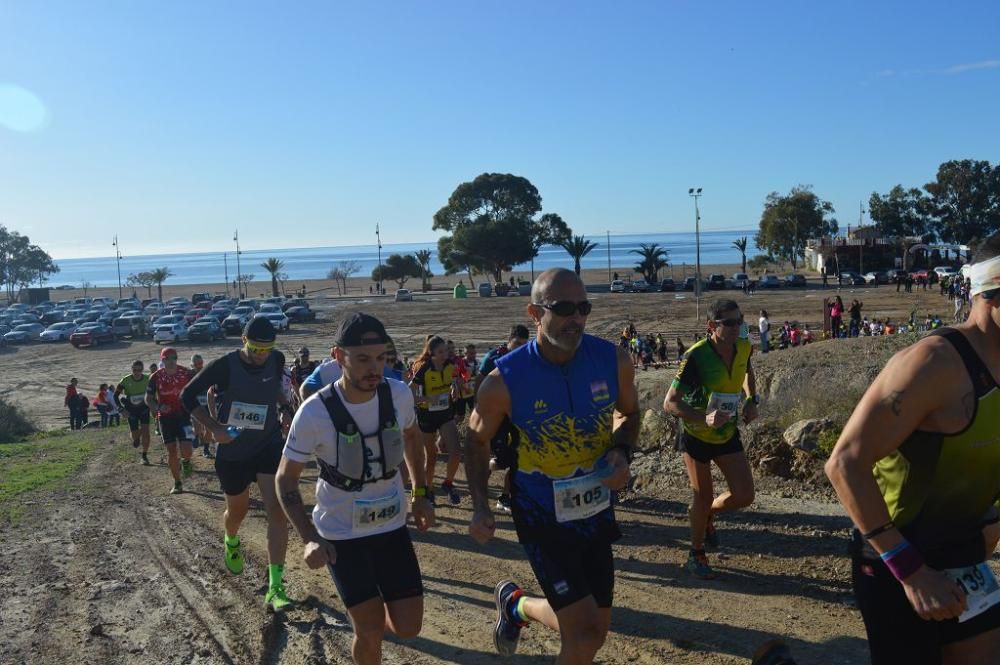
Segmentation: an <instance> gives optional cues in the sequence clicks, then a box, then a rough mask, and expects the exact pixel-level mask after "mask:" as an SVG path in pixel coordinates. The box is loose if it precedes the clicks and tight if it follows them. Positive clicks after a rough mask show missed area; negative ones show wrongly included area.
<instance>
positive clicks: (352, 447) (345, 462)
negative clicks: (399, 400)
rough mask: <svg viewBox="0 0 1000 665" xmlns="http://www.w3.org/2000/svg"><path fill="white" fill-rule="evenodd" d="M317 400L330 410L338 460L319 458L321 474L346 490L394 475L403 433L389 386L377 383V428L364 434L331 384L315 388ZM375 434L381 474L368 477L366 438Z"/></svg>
mask: <svg viewBox="0 0 1000 665" xmlns="http://www.w3.org/2000/svg"><path fill="white" fill-rule="evenodd" d="M318 395H319V397H320V400H322V402H323V405H324V406H325V407H326V410H327V413H329V414H330V420H332V421H333V429H334V430H335V431H336V436H337V462H336V464H330V463H328V462H325V461H323V460H322V459H319V460H318V462H319V469H320V474H319V476H320V478H322V479H323V480H325V481H326V482H328V483H330V484H331V485H333V486H334V487H336V488H337V489H341V490H344V491H346V492H360V491H361V488H362V487H363V486H364V485H365V484H366V483H374V482H377V481H379V480H388V479H389V478H393V477H395V475H396V473H398V471H399V465H400V464H402V462H403V433H402V431H401V430H400V429H399V423H398V422H397V421H396V410H395V408H394V407H393V404H392V388H390V387H389V384H388V383H387V382H385V381H382V382H380V383H379V384H378V389H377V391H376V395H377V396H378V422H379V426H378V431H377V432H375V433H371V434H364V433H362V432H361V428H359V427H358V424H357V423H356V422H354V418H352V417H351V414H350V412H349V411H348V410H347V407H346V406H344V403H343V401H341V399H340V395H338V394H337V390H336V388H334V386H333V384H330V385H328V386H325V387H324V388H323V389H322V390H320V391H319V392H318ZM369 436H377V437H378V450H379V453H378V457H374V458H373V459H374V460H375V461H378V462H380V463H381V464H382V475H381V476H380V477H377V478H373V477H371V476H372V474H371V460H370V459H369V458H368V454H367V446H366V445H365V439H366V438H367V437H369Z"/></svg>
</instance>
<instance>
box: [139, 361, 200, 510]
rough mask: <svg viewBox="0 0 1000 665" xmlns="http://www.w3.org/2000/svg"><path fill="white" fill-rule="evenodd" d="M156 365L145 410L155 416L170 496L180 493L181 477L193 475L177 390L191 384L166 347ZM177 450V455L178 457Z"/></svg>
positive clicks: (185, 417) (186, 427) (185, 416)
mask: <svg viewBox="0 0 1000 665" xmlns="http://www.w3.org/2000/svg"><path fill="white" fill-rule="evenodd" d="M160 362H162V363H163V367H162V368H160V369H158V370H156V371H155V372H153V374H152V375H151V376H150V377H149V383H148V384H147V385H146V406H148V407H149V410H150V412H151V413H155V414H156V419H157V422H158V423H159V426H160V437H161V438H162V439H163V445H164V446H166V448H167V461H168V464H169V466H170V475H171V476H173V478H174V487H173V489H172V490H170V493H171V494H180V493H181V492H183V491H184V485H183V483H182V482H181V473H182V471H183V475H184V477H185V478H190V477H191V474H192V473H193V467H192V466H191V437H192V434H193V432H189V431H188V430H189V428H190V427H191V419H190V417H189V416H188V412H187V411H185V410H184V406H183V405H182V404H181V390H182V389H183V388H184V386H185V385H186V384H187V382H188V381H190V380H191V376H192V374H191V371H190V370H189V369H188V368H187V367H182V366H180V365H178V364H177V349H175V348H173V347H170V346H167V347H164V348H163V350H161V351H160ZM178 448H180V451H179V452H180V455H179V456H178Z"/></svg>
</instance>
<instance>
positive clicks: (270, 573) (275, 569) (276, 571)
mask: <svg viewBox="0 0 1000 665" xmlns="http://www.w3.org/2000/svg"><path fill="white" fill-rule="evenodd" d="M284 574H285V565H284V564H281V563H269V564H268V565H267V582H268V586H269V587H270V588H272V589H273V588H274V587H276V586H281V581H282V580H281V578H282V577H283V576H284Z"/></svg>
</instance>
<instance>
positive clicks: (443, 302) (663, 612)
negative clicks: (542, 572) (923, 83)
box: [0, 287, 950, 665]
mask: <svg viewBox="0 0 1000 665" xmlns="http://www.w3.org/2000/svg"><path fill="white" fill-rule="evenodd" d="M824 295H826V294H824V293H823V292H822V291H820V290H818V289H813V288H810V289H807V290H794V291H792V290H789V291H785V290H778V291H774V292H761V293H759V294H758V295H756V296H753V297H750V298H748V297H744V296H743V295H742V294H737V296H738V297H737V300H739V301H740V302H742V303H743V306H744V309H745V310H746V311H747V312H748V313H749V312H755V311H756V310H758V309H760V308H766V309H768V310H769V311H770V313H771V318H772V321H779V320H783V319H786V318H788V319H792V318H794V319H799V320H801V321H804V322H806V323H810V324H814V325H816V326H818V325H819V322H820V321H821V317H822V308H821V302H822V298H823V296H824ZM843 296H844V297H845V299H848V300H849V299H850V298H852V297H859V298H861V299H862V300H864V301H865V311H866V312H867V313H869V314H870V315H872V316H879V317H884V316H891V317H893V318H901V317H903V316H908V315H909V312H910V311H911V309H912V308H914V307H916V308H917V311H918V315H920V316H921V317H922V316H923V314H925V313H926V312H927V311H931V312H942V313H943V312H945V311H947V310H949V309H950V307H949V305H948V303H947V302H946V301H945V299H944V298H942V297H940V296H938V295H937V294H935V293H932V292H927V293H923V292H919V293H914V294H905V295H904V294H898V295H897V294H896V293H895V291H894V289H888V288H885V287H882V288H880V289H858V290H857V292H850V291H846V290H845V291H844V292H843ZM593 300H594V304H595V308H594V313H593V314H592V316H591V318H590V321H589V324H588V325H589V328H588V329H589V331H590V332H594V333H596V334H599V335H603V336H608V337H611V336H614V335H617V333H618V331H620V329H621V327H622V325H623V323H624V321H625V319H626V317H631V318H632V319H633V320H634V321H635V323H636V325H637V327H638V328H639V330H640V331H641V332H646V331H657V332H663V333H665V334H667V335H669V336H670V337H673V336H681V337H683V338H684V339H686V340H690V339H691V338H692V337H693V335H694V333H695V332H699V331H701V330H703V324H701V323H700V322H698V321H697V320H696V319H695V315H694V310H695V306H694V303H693V302H692V301H691V298H690V294H683V293H676V294H674V293H669V294H668V293H650V294H629V295H616V294H594V296H593ZM525 304H526V299H525V298H523V297H509V298H504V299H499V298H489V299H485V298H484V299H480V298H476V297H472V298H469V299H467V300H464V301H455V300H453V299H451V298H450V297H447V296H446V295H445V294H432V295H427V296H424V295H418V296H417V299H416V300H415V301H414V302H412V303H393V302H391V299H380V298H376V299H367V298H365V299H329V300H328V299H325V298H320V299H317V301H316V306H317V309H318V310H319V312H320V316H321V320H320V321H318V322H317V323H315V324H309V325H301V326H294V327H293V329H292V330H291V331H290V332H289V333H287V334H285V335H282V336H281V337H280V346H281V348H284V349H286V350H288V351H291V350H293V349H295V348H297V347H298V346H300V345H302V344H306V345H308V346H310V347H312V348H313V349H314V355H321V354H322V353H323V352H324V350H325V349H326V348H327V347H328V344H329V339H330V337H331V334H332V331H333V328H334V326H335V325H336V321H338V320H339V319H340V317H342V316H343V315H344V313H345V312H349V311H353V310H356V309H365V310H366V311H370V312H372V313H374V314H376V315H377V316H379V317H381V318H382V319H383V320H384V321H385V322H386V324H387V327H388V328H389V330H390V332H391V334H393V335H394V336H395V338H396V340H397V342H398V343H399V345H400V346H401V348H402V349H403V350H404V352H405V353H407V354H410V355H412V354H414V353H415V352H416V351H417V347H418V345H419V343H420V341H422V339H423V337H424V335H425V334H426V333H428V332H438V333H441V334H443V335H445V336H448V337H451V338H453V339H455V340H456V341H457V342H458V343H459V344H465V343H467V342H474V343H477V344H479V345H481V346H484V347H485V346H486V345H488V344H495V343H497V342H499V341H500V340H501V339H502V338H503V337H504V335H505V333H506V331H507V329H508V328H509V326H510V325H511V323H514V322H526V316H525V314H524V307H525ZM839 343H841V342H837V341H829V342H825V343H823V344H817V345H815V350H814V352H815V353H823V349H824V347H826V348H829V346H828V345H832V344H839ZM235 345H236V340H235V339H234V338H230V339H228V340H226V341H220V342H216V343H214V344H211V345H193V344H188V343H181V344H180V345H178V346H179V347H180V349H181V353H182V358H184V357H186V356H187V355H188V354H189V353H191V352H194V351H198V352H200V353H202V354H203V355H205V357H206V359H211V358H213V357H216V356H217V355H219V354H222V353H224V352H225V351H227V350H229V349H231V348H234V347H235ZM158 351H159V348H158V347H156V346H155V345H154V344H153V343H152V342H150V341H146V340H135V341H130V340H125V341H119V342H117V343H115V344H112V345H108V346H101V347H99V348H94V349H86V348H85V349H74V348H72V347H71V346H69V345H68V344H61V345H45V346H43V345H40V344H30V345H25V346H21V347H16V348H8V349H5V350H0V368H2V370H3V371H2V372H0V394H2V395H3V397H4V398H5V399H8V400H10V401H13V402H15V403H17V404H19V405H20V406H22V407H23V408H24V409H25V410H26V411H28V412H29V413H30V414H31V415H32V416H33V417H34V418H36V419H37V420H38V422H39V423H40V424H42V425H43V426H47V427H64V426H65V420H66V418H65V412H64V409H63V407H62V397H63V387H64V385H65V383H66V382H67V380H68V379H69V377H70V376H77V377H79V379H80V381H81V384H82V388H83V390H84V392H87V393H91V392H92V391H93V389H94V388H95V387H96V385H97V384H98V383H99V382H101V381H102V380H103V381H108V380H112V379H115V378H117V377H120V376H122V375H123V374H125V373H126V372H127V371H128V367H129V364H130V363H131V362H132V360H133V359H135V358H140V359H142V360H144V361H146V362H147V363H148V362H151V361H153V360H154V359H156V358H157V357H158ZM802 351H806V349H802V350H799V352H802ZM671 377H672V374H671V371H670V370H669V369H667V370H651V371H650V372H648V373H643V382H644V383H645V384H646V385H647V386H652V389H651V393H653V394H654V396H653V398H652V402H653V403H655V402H656V401H658V400H662V392H658V391H656V390H655V388H656V386H660V387H661V389H662V391H665V390H666V385H667V382H668V381H669V380H670V378H671ZM82 436H93V437H98V438H99V441H100V445H99V447H98V453H97V454H96V456H95V458H94V459H93V461H92V463H90V464H89V465H88V466H87V467H86V469H85V470H84V471H83V472H82V473H80V474H79V475H77V476H76V477H75V478H73V479H71V480H70V481H68V482H67V483H66V485H65V486H64V487H62V488H60V489H59V490H57V491H53V492H48V493H44V494H38V495H37V496H33V497H31V498H30V500H31V505H29V506H28V509H27V510H26V512H25V516H24V518H23V520H22V522H21V523H20V524H19V525H18V526H16V527H4V528H3V529H2V530H0V548H2V551H3V552H4V553H5V556H4V557H3V558H2V559H0V583H2V585H3V587H4V588H5V589H6V591H7V593H6V594H4V596H3V598H2V599H0V643H2V644H4V647H3V649H2V652H0V663H5V664H6V663H8V662H9V663H63V662H66V661H72V662H81V663H119V662H125V661H126V660H132V659H136V660H141V661H142V662H148V663H206V664H208V663H291V664H298V663H310V664H312V663H328V662H330V663H339V662H347V658H348V654H349V644H350V628H349V625H348V623H347V619H346V616H345V614H344V608H343V606H342V604H341V603H340V600H339V599H338V598H337V597H336V592H335V589H334V586H333V584H332V582H331V580H330V579H329V578H328V577H327V576H326V574H325V573H322V572H314V571H309V570H307V569H305V567H304V566H303V565H302V564H301V558H300V557H301V545H300V544H299V543H298V541H297V538H295V537H294V536H293V538H292V541H291V542H292V545H291V548H290V551H289V559H288V561H289V572H288V579H289V585H288V586H289V593H290V594H291V595H292V596H293V597H294V598H296V599H297V600H299V601H301V603H300V606H299V607H298V608H297V609H295V610H292V611H290V612H288V613H286V614H285V615H283V616H273V615H269V614H267V613H265V612H264V609H263V592H264V584H265V579H266V569H265V563H266V562H265V560H264V542H263V534H264V520H263V515H262V513H261V511H260V506H259V504H256V506H255V507H256V509H255V510H253V511H251V515H250V517H249V518H248V520H247V523H246V524H245V526H244V530H243V535H244V539H245V542H246V543H247V544H248V567H247V570H246V572H245V573H244V574H243V576H241V577H232V576H230V575H229V574H228V573H227V572H226V571H225V569H224V567H223V565H222V560H221V543H220V541H221V529H222V527H221V524H222V522H221V512H222V495H221V493H220V491H219V487H218V483H217V481H216V479H215V477H214V473H213V472H212V469H211V466H210V462H208V461H207V460H203V459H201V458H196V462H195V466H196V469H197V471H196V475H195V478H194V479H193V481H192V482H190V483H189V484H188V486H189V487H190V490H191V491H190V492H188V493H186V494H184V495H182V496H173V497H172V496H168V495H167V490H168V489H169V486H170V479H169V473H168V471H167V469H166V467H165V466H164V465H163V463H162V461H160V452H159V451H160V448H158V447H156V445H155V443H154V448H153V451H154V452H153V454H152V456H151V457H152V459H153V461H154V466H152V467H148V468H147V467H142V466H139V465H137V464H136V461H135V459H134V454H133V452H132V448H131V446H130V445H129V444H128V442H127V433H126V432H125V430H124V429H119V430H105V431H97V432H85V433H83V434H82ZM676 462H677V460H674V461H673V463H674V466H673V467H671V470H670V471H669V472H665V478H664V481H663V482H662V483H658V484H657V485H656V486H655V487H656V489H655V491H653V492H652V493H648V494H643V495H629V496H627V497H626V498H625V501H624V503H623V505H622V508H621V510H620V513H619V515H620V520H621V522H622V524H623V531H624V533H625V537H624V538H623V539H622V541H621V542H620V543H619V544H618V545H617V546H616V548H615V555H616V567H617V570H618V574H617V587H616V602H615V606H616V607H615V610H614V614H613V619H612V629H611V634H610V637H609V641H608V643H607V645H606V646H605V648H604V649H603V650H602V651H601V652H600V654H599V658H598V660H599V661H600V662H603V663H623V664H624V663H665V662H670V663H690V664H692V665H694V664H696V663H697V664H699V665H704V664H713V665H716V664H717V665H722V664H734V663H747V662H748V658H749V655H750V654H751V652H752V650H753V648H754V647H755V646H756V645H758V644H759V643H761V642H763V641H764V640H766V639H768V638H769V637H770V636H773V635H782V636H784V637H786V638H787V639H788V640H789V641H790V643H791V645H792V646H793V649H794V650H795V653H796V655H797V657H798V658H799V662H800V663H823V664H833V663H844V664H845V665H846V664H853V663H860V662H865V661H866V658H867V652H866V645H865V641H864V631H863V626H862V624H861V620H860V618H859V616H858V614H857V612H856V611H855V610H854V609H853V607H852V602H851V599H850V583H849V570H848V562H847V560H846V558H845V547H844V535H845V534H846V530H847V528H848V522H847V520H846V518H844V517H843V516H842V513H841V510H840V508H839V506H838V505H836V504H835V503H831V502H830V501H829V500H827V499H825V498H822V497H823V495H821V494H819V493H817V494H816V495H815V496H814V495H811V494H810V493H809V492H808V491H804V492H803V491H794V492H793V491H786V490H782V489H780V488H778V489H775V490H773V491H772V490H771V489H767V490H762V491H761V492H759V494H758V498H757V501H756V503H755V504H754V505H753V506H752V507H751V508H750V509H748V510H747V511H744V512H742V513H740V514H737V515H734V516H731V517H725V518H723V519H722V520H721V523H720V528H721V535H722V539H723V546H722V549H721V552H720V554H719V555H718V557H717V559H716V562H717V564H718V568H719V570H720V571H721V572H722V573H723V577H722V579H720V580H718V581H714V582H700V581H695V580H692V579H691V578H690V577H688V576H687V575H686V574H685V573H684V571H683V563H684V559H685V557H686V549H685V546H686V545H685V543H686V542H687V533H686V504H687V501H688V490H687V489H686V482H685V478H684V476H683V472H682V471H681V470H680V467H679V466H677V464H676ZM439 471H440V469H439ZM314 480H315V477H314V476H311V475H310V476H308V477H306V478H304V479H303V495H304V496H307V497H310V496H312V487H311V484H312V482H313V481H314ZM458 486H459V489H460V490H461V491H462V493H463V501H462V504H461V505H460V506H458V507H451V506H447V507H442V508H441V509H440V510H439V514H438V520H439V526H438V527H437V528H436V529H434V530H433V531H431V532H428V533H425V534H417V535H415V541H416V543H417V552H418V556H419V558H420V562H421V567H422V570H423V574H424V583H425V585H426V588H427V595H426V606H427V608H426V613H425V618H424V628H423V632H422V634H421V635H420V637H419V638H417V639H416V640H413V641H411V642H408V643H405V644H401V643H398V642H396V641H391V643H390V644H389V645H387V647H386V654H385V662H387V663H414V664H424V663H427V664H430V663H442V662H445V663H463V664H464V663H493V662H496V661H497V658H498V657H497V656H496V655H495V654H494V651H493V646H492V642H491V626H492V622H493V620H494V612H493V603H492V596H491V592H492V588H493V585H494V584H495V582H496V581H497V579H499V578H502V577H504V576H510V577H512V578H513V579H515V580H520V581H522V582H524V583H525V584H526V586H527V587H528V589H529V590H533V591H537V587H536V586H535V585H534V583H533V578H532V576H531V573H530V569H529V567H528V565H527V563H526V562H525V560H524V557H523V554H522V552H521V549H520V547H519V546H518V545H517V544H516V541H515V538H514V534H513V529H512V525H511V524H510V522H509V520H506V519H505V520H503V521H502V523H501V524H500V527H499V529H498V538H497V539H496V540H495V541H494V542H493V543H492V544H490V545H489V546H487V547H480V546H478V545H476V544H475V543H474V542H473V541H472V540H471V539H470V538H469V536H468V535H467V532H466V530H467V524H468V520H469V518H470V504H469V499H468V497H467V495H466V494H465V490H466V487H465V484H464V477H463V476H462V474H461V473H460V475H459V483H458ZM773 486H774V483H771V484H769V485H768V487H769V488H770V487H773ZM557 646H558V642H557V637H556V636H555V635H552V634H550V633H548V632H547V631H545V630H544V629H541V628H540V627H538V626H534V627H531V628H530V629H528V631H527V632H526V634H525V636H524V639H523V640H522V643H521V648H520V649H519V654H520V655H519V657H518V659H517V662H551V657H552V655H553V654H554V653H555V652H556V650H557Z"/></svg>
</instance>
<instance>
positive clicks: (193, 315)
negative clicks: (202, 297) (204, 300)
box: [184, 307, 205, 326]
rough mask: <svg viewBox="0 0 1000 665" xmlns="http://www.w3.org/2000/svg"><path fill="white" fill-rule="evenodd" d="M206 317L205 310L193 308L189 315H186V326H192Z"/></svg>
mask: <svg viewBox="0 0 1000 665" xmlns="http://www.w3.org/2000/svg"><path fill="white" fill-rule="evenodd" d="M203 316H205V310H203V309H199V308H197V307H192V308H191V310H190V311H188V313H187V314H185V315H184V324H185V325H187V326H190V325H191V324H192V323H194V322H195V321H197V320H198V319H200V318H201V317H203Z"/></svg>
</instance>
